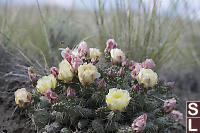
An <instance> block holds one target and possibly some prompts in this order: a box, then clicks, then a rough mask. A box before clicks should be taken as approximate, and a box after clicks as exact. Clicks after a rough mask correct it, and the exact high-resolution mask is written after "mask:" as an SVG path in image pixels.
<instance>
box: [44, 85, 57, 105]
mask: <svg viewBox="0 0 200 133" xmlns="http://www.w3.org/2000/svg"><path fill="white" fill-rule="evenodd" d="M44 95H45V97H46V98H47V99H48V100H49V102H51V103H55V102H57V101H58V95H57V94H56V93H55V92H53V91H52V90H51V89H49V88H47V89H46V91H45V92H44Z"/></svg>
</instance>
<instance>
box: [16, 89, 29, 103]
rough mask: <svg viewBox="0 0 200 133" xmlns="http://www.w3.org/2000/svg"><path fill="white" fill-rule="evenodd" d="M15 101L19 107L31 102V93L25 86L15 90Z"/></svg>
mask: <svg viewBox="0 0 200 133" xmlns="http://www.w3.org/2000/svg"><path fill="white" fill-rule="evenodd" d="M15 102H16V104H17V105H19V107H26V106H27V105H28V104H29V103H30V102H31V93H30V92H28V91H27V90H26V89H25V88H21V89H18V90H17V91H15Z"/></svg>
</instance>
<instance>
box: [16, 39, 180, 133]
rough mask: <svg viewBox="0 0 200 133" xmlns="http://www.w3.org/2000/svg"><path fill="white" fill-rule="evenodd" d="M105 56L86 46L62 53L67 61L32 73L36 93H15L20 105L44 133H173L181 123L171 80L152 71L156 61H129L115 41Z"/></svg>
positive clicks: (23, 90) (106, 49)
mask: <svg viewBox="0 0 200 133" xmlns="http://www.w3.org/2000/svg"><path fill="white" fill-rule="evenodd" d="M106 44H107V45H106V48H105V50H104V56H103V54H102V53H101V52H100V50H99V49H96V48H88V46H87V43H86V42H85V41H83V42H80V44H79V45H78V47H77V48H76V49H73V50H71V49H69V48H66V49H61V50H62V52H61V55H62V57H63V60H62V61H61V63H60V64H59V65H58V68H57V67H52V68H51V69H50V72H49V74H47V75H48V76H43V77H40V78H39V76H38V75H37V74H36V73H34V70H33V68H32V67H31V69H29V72H28V74H29V77H30V80H31V83H32V84H33V86H34V87H35V89H34V90H33V91H32V92H31V93H30V92H28V91H26V89H25V88H23V89H18V90H17V91H16V92H15V101H16V104H17V105H19V107H21V109H24V110H26V111H27V114H28V116H30V117H31V120H32V125H34V126H35V127H36V129H37V130H38V131H39V132H44V133H57V132H58V133H73V132H76V133H109V132H110V133H114V132H116V133H131V132H144V133H170V132H171V130H174V124H175V123H176V124H177V123H178V122H179V120H181V119H182V117H183V116H182V113H180V112H179V111H175V106H176V103H177V98H176V97H175V96H174V95H173V94H172V93H171V89H173V85H174V83H173V82H167V83H166V82H165V81H163V80H162V79H160V78H159V76H158V75H157V73H156V72H154V71H153V69H154V67H155V63H154V62H153V60H152V59H146V60H145V61H144V62H142V63H138V62H134V61H133V60H130V61H129V60H128V59H126V56H125V54H124V52H123V51H122V50H121V49H118V48H116V46H117V43H116V42H115V41H114V39H109V40H108V41H107V43H106ZM38 78H39V79H38ZM33 79H34V80H33Z"/></svg>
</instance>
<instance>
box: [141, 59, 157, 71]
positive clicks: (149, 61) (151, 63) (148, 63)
mask: <svg viewBox="0 0 200 133" xmlns="http://www.w3.org/2000/svg"><path fill="white" fill-rule="evenodd" d="M155 66H156V65H155V63H154V61H153V60H152V59H146V60H145V61H144V62H142V67H143V68H146V69H153V68H154V67H155Z"/></svg>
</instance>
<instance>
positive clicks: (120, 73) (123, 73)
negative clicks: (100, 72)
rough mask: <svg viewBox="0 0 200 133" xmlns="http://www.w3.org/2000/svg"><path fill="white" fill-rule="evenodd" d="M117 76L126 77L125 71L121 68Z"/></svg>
mask: <svg viewBox="0 0 200 133" xmlns="http://www.w3.org/2000/svg"><path fill="white" fill-rule="evenodd" d="M117 74H118V75H119V76H124V75H125V71H124V69H123V68H120V69H119V71H118V72H117Z"/></svg>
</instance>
